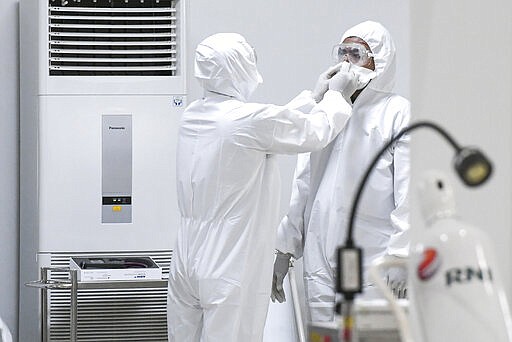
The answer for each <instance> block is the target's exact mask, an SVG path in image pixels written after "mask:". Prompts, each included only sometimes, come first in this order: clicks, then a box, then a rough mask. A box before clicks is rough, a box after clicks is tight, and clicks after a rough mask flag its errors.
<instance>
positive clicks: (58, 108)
mask: <svg viewBox="0 0 512 342" xmlns="http://www.w3.org/2000/svg"><path fill="white" fill-rule="evenodd" d="M185 13H186V4H185V1H184V0H20V41H21V43H20V58H21V61H20V69H21V78H20V79H21V81H20V94H21V121H20V130H21V133H20V136H21V142H20V146H21V147H20V154H21V160H20V169H21V174H20V183H21V184H20V198H21V204H20V209H21V211H20V226H21V230H20V241H21V245H20V270H21V272H20V273H21V275H20V284H21V285H20V331H19V336H20V341H36V340H40V339H41V337H40V336H41V331H42V330H43V328H44V329H46V330H47V332H48V336H47V337H48V340H49V341H69V331H68V326H67V324H68V323H69V321H68V320H69V317H68V314H69V295H65V294H64V292H63V291H64V290H51V291H49V296H48V301H47V303H40V299H39V297H38V293H37V291H35V290H33V289H30V288H26V287H25V286H24V285H23V284H25V283H26V282H28V281H32V280H34V279H38V278H39V275H40V274H39V272H40V268H41V267H46V266H52V267H62V266H68V265H69V260H70V258H71V257H91V256H95V255H102V256H113V257H115V256H124V257H126V256H136V257H140V256H149V257H151V258H152V259H153V260H154V261H155V262H156V263H157V264H158V265H159V266H160V267H161V268H162V272H163V274H164V277H168V269H169V262H170V259H171V256H172V250H171V248H172V245H173V241H174V238H175V236H174V235H175V231H176V228H177V225H178V209H177V208H178V207H177V200H176V190H175V169H176V165H175V147H176V138H177V129H178V122H179V119H180V116H181V113H182V111H183V108H184V106H185V104H186V75H185V70H186V67H185V50H186V46H185V31H186V30H185V27H186V21H185ZM52 276H53V277H54V278H55V279H59V277H64V276H65V275H64V274H59V273H58V272H57V273H54V274H53V275H52ZM82 295H83V296H84V298H86V297H87V298H89V297H90V296H93V298H97V302H98V305H92V306H84V307H83V310H88V311H87V314H85V313H84V315H82V316H81V315H80V307H79V315H78V335H77V336H78V340H79V341H96V342H97V341H167V329H166V318H165V310H166V288H163V289H141V290H137V291H134V292H133V293H132V292H130V294H129V295H126V290H123V293H116V292H115V291H112V290H108V291H105V292H104V293H102V291H101V290H96V291H95V292H94V293H93V294H91V293H83V294H81V293H80V292H79V293H78V296H79V303H80V296H82ZM66 296H67V297H66ZM88 296H89V297H88ZM102 296H105V298H107V297H108V298H113V299H112V300H104V297H102ZM66 298H67V299H66ZM148 298H150V299H148ZM84 300H85V299H84ZM123 300H126V302H124V301H123ZM114 302H115V305H114V304H113V303H114ZM84 303H85V302H84ZM89 303H90V300H89ZM42 305H48V307H49V317H47V319H45V321H44V322H43V321H41V315H40V314H39V315H38V314H37V313H38V312H40V310H41V306H42ZM84 305H85V304H84ZM112 305H114V307H115V309H112V308H113V306H112ZM112 310H114V311H112ZM148 315H151V326H150V327H149V328H148V326H147V325H146V326H144V325H143V324H140V322H147V321H148V317H149V316H148ZM81 317H83V319H84V320H83V321H81ZM109 322H110V323H109ZM108 324H111V325H112V326H118V327H126V329H114V330H115V331H114V330H112V329H108ZM106 326H107V328H105V327H106ZM80 329H82V330H83V331H84V332H83V333H81V330H80ZM86 330H87V331H89V333H86V332H85V331H86ZM90 331H95V332H96V331H97V332H98V333H97V334H91V333H90Z"/></svg>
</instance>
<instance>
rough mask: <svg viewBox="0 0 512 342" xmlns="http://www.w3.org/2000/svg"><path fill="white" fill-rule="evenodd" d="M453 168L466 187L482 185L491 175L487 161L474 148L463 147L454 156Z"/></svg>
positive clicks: (489, 163) (490, 168)
mask: <svg viewBox="0 0 512 342" xmlns="http://www.w3.org/2000/svg"><path fill="white" fill-rule="evenodd" d="M454 167H455V170H457V173H458V174H459V176H460V178H461V179H462V181H463V182H464V184H466V185H467V186H479V185H481V184H483V183H484V182H485V181H486V180H487V179H489V177H490V176H491V173H492V165H491V162H490V161H489V159H487V157H486V156H485V155H484V154H483V153H482V152H480V151H479V150H477V149H475V148H469V147H463V148H462V149H460V150H459V151H458V152H457V154H456V155H455V159H454Z"/></svg>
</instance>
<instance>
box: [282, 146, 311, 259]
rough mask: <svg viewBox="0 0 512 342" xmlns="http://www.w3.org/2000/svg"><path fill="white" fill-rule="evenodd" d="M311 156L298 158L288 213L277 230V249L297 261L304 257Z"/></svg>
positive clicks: (304, 155)
mask: <svg viewBox="0 0 512 342" xmlns="http://www.w3.org/2000/svg"><path fill="white" fill-rule="evenodd" d="M310 169H311V164H310V154H309V153H302V154H299V155H298V157H297V166H296V168H295V175H294V177H293V186H292V194H291V199H290V208H289V209H288V213H287V214H286V216H285V217H284V218H283V219H282V221H281V223H280V224H279V227H278V228H277V242H276V249H277V250H278V251H280V252H283V253H290V254H292V255H293V257H294V258H295V259H298V258H300V257H302V252H303V245H304V241H303V238H304V212H305V209H306V203H307V200H308V197H309V191H310Z"/></svg>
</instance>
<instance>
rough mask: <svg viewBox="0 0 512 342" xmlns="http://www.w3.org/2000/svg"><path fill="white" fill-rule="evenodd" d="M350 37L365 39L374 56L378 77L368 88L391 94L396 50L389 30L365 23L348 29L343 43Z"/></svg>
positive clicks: (371, 23)
mask: <svg viewBox="0 0 512 342" xmlns="http://www.w3.org/2000/svg"><path fill="white" fill-rule="evenodd" d="M348 37H359V38H361V39H363V40H364V41H365V42H366V43H367V44H368V46H369V47H370V49H371V50H372V53H373V54H374V57H373V59H374V62H375V72H376V73H377V76H376V77H375V78H374V79H373V80H372V81H371V82H370V84H369V85H368V88H371V89H373V90H376V91H381V92H386V93H389V92H391V91H392V90H393V87H394V86H395V74H396V59H395V53H396V48H395V43H394V42H393V38H392V37H391V34H390V33H389V32H388V30H386V28H385V27H384V26H382V25H381V24H379V23H377V22H374V21H365V22H362V23H360V24H357V25H356V26H354V27H352V28H350V29H348V30H347V31H346V32H345V33H344V34H343V37H342V38H341V42H343V41H344V40H345V38H348Z"/></svg>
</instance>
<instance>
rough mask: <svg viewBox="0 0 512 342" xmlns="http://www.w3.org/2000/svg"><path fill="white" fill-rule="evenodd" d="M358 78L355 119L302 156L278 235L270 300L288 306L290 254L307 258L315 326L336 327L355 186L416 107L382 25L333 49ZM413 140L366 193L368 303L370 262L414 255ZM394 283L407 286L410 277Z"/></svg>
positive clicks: (357, 230)
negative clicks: (400, 89) (341, 255)
mask: <svg viewBox="0 0 512 342" xmlns="http://www.w3.org/2000/svg"><path fill="white" fill-rule="evenodd" d="M333 52H334V55H335V57H336V58H339V59H342V60H347V61H349V62H350V63H351V69H350V70H353V71H354V72H355V73H356V74H358V75H360V77H359V80H360V82H359V84H358V90H357V91H355V93H354V94H352V96H351V102H352V103H353V107H352V115H351V117H350V119H349V121H348V122H347V124H346V127H345V128H344V130H343V131H342V132H341V133H340V134H339V135H338V137H337V138H336V139H335V140H334V141H333V142H332V143H331V144H329V146H327V147H326V148H325V149H323V150H321V151H319V152H312V153H310V154H302V155H300V156H299V158H298V162H297V167H296V171H295V180H294V185H293V188H292V198H291V202H290V208H289V211H288V213H287V215H286V216H285V217H284V218H283V220H282V221H281V224H280V225H279V228H278V236H277V243H276V249H277V256H276V260H275V263H274V277H273V287H272V300H273V301H275V300H277V301H279V302H283V301H284V300H285V294H284V291H283V288H282V283H283V278H284V276H285V275H286V273H287V271H288V263H289V259H290V257H291V256H293V257H294V258H300V257H302V258H303V267H304V286H305V296H306V301H307V308H308V318H309V320H310V321H331V320H333V318H334V306H335V295H336V293H335V291H336V287H335V276H336V275H335V268H336V256H335V254H336V253H335V252H336V248H337V247H338V246H341V245H342V244H343V243H344V240H345V237H346V232H347V228H348V227H347V225H348V220H349V215H350V210H351V207H352V200H353V197H354V194H355V191H356V187H357V186H358V185H359V182H360V180H361V178H362V176H363V174H364V172H365V170H366V168H367V167H368V165H369V163H370V161H371V159H372V158H373V157H374V156H375V154H376V153H377V152H378V150H379V149H380V148H381V147H382V146H383V145H384V144H385V143H386V142H387V141H389V140H390V139H391V138H393V137H394V136H395V135H396V134H397V133H398V132H399V131H400V130H402V129H403V128H405V127H406V126H407V125H408V123H409V119H410V104H409V101H408V100H406V99H405V98H403V97H401V96H399V95H396V94H394V93H392V89H393V86H394V77H395V45H394V43H393V40H392V38H391V35H390V34H389V32H388V31H387V30H386V29H385V28H384V27H383V26H382V25H381V24H379V23H376V22H372V21H367V22H363V23H360V24H358V25H356V26H354V27H352V28H350V29H349V30H347V31H346V32H345V33H344V34H343V37H342V39H341V43H340V44H338V45H336V46H335V47H334V49H333ZM408 185H409V138H408V136H404V137H403V138H402V139H400V140H399V141H397V143H396V144H394V145H393V147H392V148H390V149H389V150H388V151H387V152H386V153H385V154H384V155H383V157H382V158H381V159H380V161H379V162H378V164H377V166H376V169H374V170H373V172H372V175H371V176H370V179H369V181H368V183H367V184H366V187H365V189H364V192H363V197H362V198H361V202H360V203H359V208H358V211H357V215H356V220H355V227H354V234H355V235H354V242H355V243H356V245H357V246H360V247H362V249H363V276H364V280H363V281H364V283H363V294H362V296H363V297H362V298H366V299H371V298H375V297H379V296H380V294H379V292H378V290H377V289H376V287H373V286H372V285H373V284H371V283H369V282H368V281H367V272H366V271H367V269H368V267H369V266H370V264H371V262H372V261H373V260H374V259H376V258H377V257H379V256H382V255H386V254H389V255H395V256H399V257H405V256H407V254H408V246H409V239H408V236H407V235H408V234H407V230H408V228H409V223H408V215H409V209H408V204H407V193H408ZM386 276H387V277H388V278H390V279H389V280H391V281H393V282H395V283H397V282H401V281H405V278H406V275H405V272H399V271H398V272H397V270H394V272H390V274H388V275H386Z"/></svg>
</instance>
